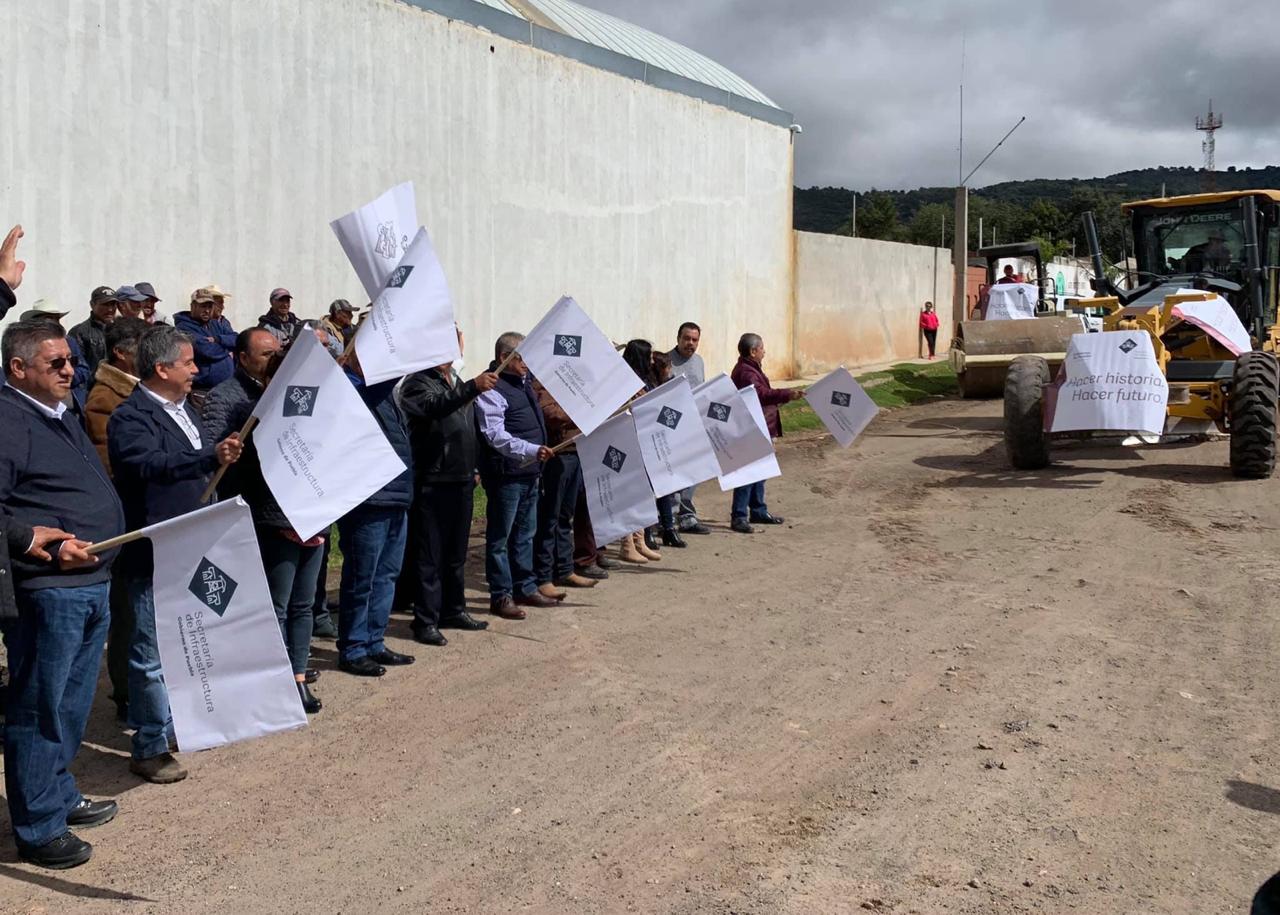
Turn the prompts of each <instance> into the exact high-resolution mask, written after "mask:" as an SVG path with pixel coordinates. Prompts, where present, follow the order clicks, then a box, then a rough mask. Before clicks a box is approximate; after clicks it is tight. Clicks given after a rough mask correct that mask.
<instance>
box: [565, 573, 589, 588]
mask: <svg viewBox="0 0 1280 915" xmlns="http://www.w3.org/2000/svg"><path fill="white" fill-rule="evenodd" d="M597 583H598V582H597V581H596V579H594V578H587V577H586V576H585V575H579V574H578V573H577V572H572V573H570V574H569V575H566V576H565V577H564V578H561V579H558V580H557V581H556V584H557V585H559V586H560V587H562V588H594V587H595V586H596V584H597Z"/></svg>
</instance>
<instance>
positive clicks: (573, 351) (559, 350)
mask: <svg viewBox="0 0 1280 915" xmlns="http://www.w3.org/2000/svg"><path fill="white" fill-rule="evenodd" d="M554 349H555V355H557V356H573V357H574V358H578V357H580V356H581V355H582V338H581V337H575V336H574V335H573V334H557V335H556V342H555V347H554Z"/></svg>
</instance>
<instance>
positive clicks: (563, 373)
mask: <svg viewBox="0 0 1280 915" xmlns="http://www.w3.org/2000/svg"><path fill="white" fill-rule="evenodd" d="M517 350H518V351H519V353H520V355H521V356H522V357H523V358H524V361H525V364H526V365H527V366H529V369H530V371H532V372H533V376H534V377H535V378H537V379H538V381H540V382H541V383H542V386H543V387H544V388H546V389H547V393H548V394H550V395H551V396H552V397H553V398H554V399H555V402H556V403H558V404H559V405H560V407H561V409H563V410H564V412H566V413H568V414H569V418H570V419H572V420H573V423H574V425H575V426H577V427H578V428H579V429H581V430H582V432H583V433H584V434H589V433H591V432H592V431H594V430H595V429H596V428H597V427H598V426H599V425H600V424H601V423H603V422H604V421H605V420H606V419H608V418H609V417H610V416H611V415H613V411H614V410H616V409H618V407H620V406H622V405H623V404H624V403H626V402H627V401H628V400H630V399H631V398H632V397H634V396H635V395H636V393H637V392H638V391H640V390H641V389H642V388H643V387H644V382H642V381H641V380H640V379H639V378H637V377H636V373H635V372H633V371H631V366H629V365H627V364H626V363H625V362H624V361H623V360H622V356H620V355H618V351H617V350H616V349H614V346H613V343H611V342H610V340H609V338H608V337H606V336H605V335H604V332H603V331H602V330H600V328H598V327H596V325H595V323H594V322H592V320H591V319H590V318H588V317H587V313H586V312H585V311H583V310H582V308H581V307H580V306H579V305H578V303H577V302H575V301H574V300H573V299H571V298H569V297H568V296H565V297H564V298H562V299H561V300H560V301H559V302H556V304H555V305H553V306H551V310H550V311H549V312H547V314H546V317H544V318H543V319H542V320H541V321H539V322H538V324H537V326H536V327H534V329H533V330H531V331H529V335H528V336H527V337H525V339H524V342H523V343H521V344H520V346H519V347H517Z"/></svg>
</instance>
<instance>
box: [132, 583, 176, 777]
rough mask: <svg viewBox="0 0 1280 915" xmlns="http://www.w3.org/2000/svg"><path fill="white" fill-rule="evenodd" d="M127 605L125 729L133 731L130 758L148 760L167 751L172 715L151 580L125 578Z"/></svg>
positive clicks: (171, 733) (171, 729)
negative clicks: (129, 635)
mask: <svg viewBox="0 0 1280 915" xmlns="http://www.w3.org/2000/svg"><path fill="white" fill-rule="evenodd" d="M125 587H126V588H128V594H129V605H130V606H131V607H133V638H132V639H130V641H129V726H130V727H132V728H134V729H135V730H134V732H133V758H134V759H150V758H151V757H152V756H159V755H160V754H161V753H167V752H169V738H170V737H172V736H173V716H172V715H171V714H170V713H169V691H168V690H167V689H165V686H164V672H163V671H162V670H161V669H160V646H159V645H158V644H157V643H156V602H155V595H154V593H153V591H152V589H151V579H150V577H148V578H129V579H127V580H126V581H125Z"/></svg>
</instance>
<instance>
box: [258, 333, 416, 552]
mask: <svg viewBox="0 0 1280 915" xmlns="http://www.w3.org/2000/svg"><path fill="white" fill-rule="evenodd" d="M253 415H254V416H256V417H258V426H257V427H256V428H255V429H254V430H253V441H254V445H255V446H256V447H257V451H258V459H259V461H260V462H261V464H262V476H263V478H264V479H266V481H267V485H268V486H270V487H271V494H272V495H273V496H275V497H276V501H277V502H278V503H280V508H281V509H282V510H283V511H284V513H285V516H286V517H287V518H288V519H289V523H290V524H292V525H293V529H294V531H295V532H296V533H297V535H298V536H299V537H301V538H302V539H303V540H308V539H310V538H311V537H314V536H315V535H316V534H318V533H320V532H321V531H326V530H328V529H329V525H330V524H332V523H333V522H334V521H337V520H338V519H339V518H341V517H342V516H343V515H345V514H346V513H347V512H349V511H350V510H351V509H353V508H355V507H356V506H357V505H359V504H361V503H362V502H364V500H365V499H367V498H369V496H371V495H373V494H374V493H375V492H377V491H378V490H379V489H381V488H382V487H383V486H385V485H386V484H387V483H389V482H390V481H392V480H394V479H395V478H396V477H398V476H399V475H400V474H402V473H404V471H405V469H406V468H405V466H404V462H403V461H402V460H400V457H399V455H397V454H396V452H395V449H394V448H392V447H391V443H390V442H388V441H387V437H386V436H385V435H383V434H382V430H381V429H380V428H378V423H377V422H376V421H375V420H374V418H373V416H372V414H370V413H369V408H368V407H366V406H365V403H364V401H363V400H361V399H360V395H359V394H357V393H356V389H355V387H354V386H352V384H351V381H350V380H349V379H348V378H347V376H346V374H345V373H344V372H343V371H342V369H341V368H339V367H338V363H336V362H335V361H334V360H333V356H331V355H330V354H329V351H328V350H327V349H325V348H324V347H323V346H321V345H320V342H319V341H318V340H316V337H315V334H313V333H312V332H311V330H310V329H309V328H308V329H306V330H304V332H303V333H301V334H299V335H298V339H297V340H296V341H295V342H294V344H293V345H292V346H291V347H289V352H288V353H287V354H285V357H284V361H283V362H282V363H280V368H279V369H278V370H277V371H276V374H275V377H274V378H272V379H271V384H269V385H268V386H267V389H266V391H264V392H263V394H262V398H261V399H260V400H259V401H258V404H257V406H255V407H254V408H253Z"/></svg>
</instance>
